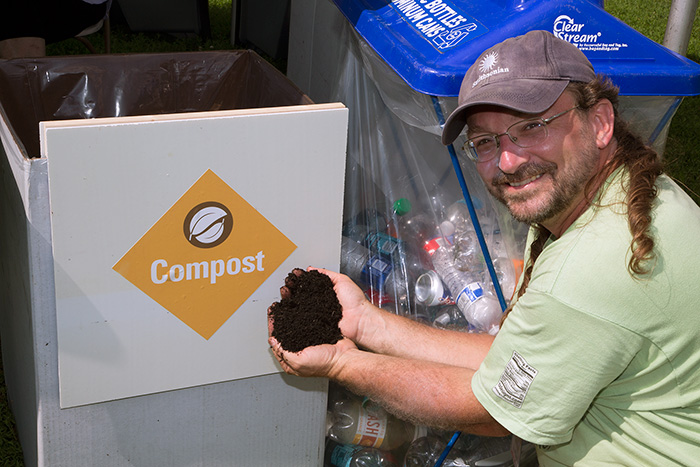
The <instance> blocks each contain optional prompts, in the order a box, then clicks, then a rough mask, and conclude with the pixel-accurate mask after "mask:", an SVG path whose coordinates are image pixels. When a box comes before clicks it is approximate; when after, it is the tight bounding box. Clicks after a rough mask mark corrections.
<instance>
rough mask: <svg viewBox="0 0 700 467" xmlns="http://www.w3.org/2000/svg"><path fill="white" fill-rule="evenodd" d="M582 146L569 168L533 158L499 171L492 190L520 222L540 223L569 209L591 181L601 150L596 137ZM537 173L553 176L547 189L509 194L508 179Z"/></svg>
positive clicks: (491, 187) (509, 180)
mask: <svg viewBox="0 0 700 467" xmlns="http://www.w3.org/2000/svg"><path fill="white" fill-rule="evenodd" d="M589 141H591V144H589V145H588V146H587V147H585V148H583V149H582V150H581V151H580V152H579V153H578V154H577V155H576V159H575V160H574V161H572V163H571V164H569V165H568V167H567V168H565V169H564V170H562V171H560V170H559V167H558V166H557V164H556V163H554V162H530V163H527V164H524V165H522V166H520V167H518V170H517V171H516V172H514V173H512V174H507V173H503V172H499V173H498V175H496V176H495V177H494V179H493V180H492V182H491V184H490V185H487V188H488V190H489V192H490V193H491V194H492V195H493V196H494V197H495V198H496V199H497V200H498V201H500V202H501V203H503V204H504V205H505V206H506V207H507V208H508V211H510V213H511V215H512V216H513V217H514V218H515V219H516V220H518V221H520V222H525V223H528V224H541V223H543V222H545V221H547V220H549V219H552V218H554V217H555V216H557V215H559V214H561V213H563V212H565V211H566V210H567V209H569V208H570V207H571V206H572V205H573V204H574V203H575V202H576V201H577V198H578V197H579V196H580V194H581V193H583V191H584V190H585V186H586V184H587V183H588V181H589V180H590V179H591V178H592V177H593V176H595V174H596V172H597V167H598V162H599V152H598V148H597V146H596V144H595V140H593V139H590V140H589ZM537 175H542V176H544V175H549V176H550V177H551V181H552V186H551V189H550V190H548V191H546V192H540V191H538V192H536V193H522V194H521V193H515V194H507V193H506V190H505V189H506V187H507V186H508V184H509V183H517V182H521V181H523V180H527V179H529V178H532V177H535V176H537Z"/></svg>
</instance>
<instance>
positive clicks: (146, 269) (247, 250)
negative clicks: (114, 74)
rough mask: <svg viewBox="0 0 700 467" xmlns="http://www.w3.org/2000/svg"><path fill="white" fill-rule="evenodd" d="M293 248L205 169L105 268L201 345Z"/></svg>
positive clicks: (282, 235)
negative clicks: (197, 337) (193, 333)
mask: <svg viewBox="0 0 700 467" xmlns="http://www.w3.org/2000/svg"><path fill="white" fill-rule="evenodd" d="M295 249H296V245H294V243H292V242H291V241H290V240H289V239H288V238H287V237H285V236H284V234H282V232H280V231H279V230H278V229H277V228H276V227H275V226H274V225H272V224H271V223H270V222H269V221H268V220H267V219H266V218H265V217H264V216H263V215H262V214H260V213H259V212H258V211H257V210H256V209H255V208H254V207H253V206H251V205H250V204H249V203H248V202H247V201H246V200H245V199H243V198H242V197H241V196H239V195H238V193H236V191H235V190H233V188H231V187H230V186H228V185H227V184H226V183H225V182H224V181H223V180H222V179H221V178H219V177H218V176H217V175H216V174H215V173H214V172H213V171H211V170H207V172H206V173H204V175H202V176H201V177H200V178H199V180H197V181H196V182H195V183H194V185H192V187H191V188H190V189H189V190H187V191H186V192H185V193H184V194H183V195H182V197H181V198H180V199H178V200H177V201H176V202H175V203H174V204H173V206H172V207H171V208H170V209H169V210H168V211H167V212H166V213H165V214H163V216H162V217H161V218H160V219H159V220H158V221H157V222H156V223H155V224H154V225H153V227H151V228H150V229H149V230H148V232H146V233H145V234H144V235H143V237H141V239H139V241H138V242H136V244H135V245H134V246H133V247H132V248H131V249H129V251H127V252H126V253H125V254H124V256H123V257H122V258H121V259H120V260H119V261H118V262H117V263H116V264H115V265H114V268H113V269H114V270H115V271H117V272H118V273H119V274H121V275H122V276H124V278H126V279H127V280H128V281H129V282H131V283H132V284H133V285H135V286H136V287H138V288H139V289H141V291H142V292H143V293H145V294H146V295H148V296H149V297H151V298H152V299H153V300H155V301H156V302H158V303H159V304H160V305H161V306H163V307H164V308H165V309H167V310H168V311H169V312H171V313H172V314H173V315H175V316H176V317H177V318H179V319H180V320H181V321H182V322H183V323H185V324H186V325H187V326H189V327H190V328H192V329H193V330H194V331H196V332H197V333H198V334H200V335H201V336H202V337H203V338H205V339H209V338H210V337H211V336H212V335H213V334H214V333H215V332H216V331H217V330H218V329H219V328H220V327H221V326H222V325H223V324H224V322H226V320H228V318H230V317H231V315H232V314H233V313H234V312H235V311H236V310H237V309H238V308H239V307H240V306H241V305H242V304H243V303H244V302H245V301H246V300H247V299H248V297H250V296H251V295H252V294H253V292H255V290H256V289H257V288H258V287H260V285H261V284H262V283H263V282H265V280H266V279H267V278H268V277H269V276H270V274H272V272H273V271H275V270H276V269H277V268H278V267H279V266H280V265H281V264H282V262H283V261H284V260H285V259H287V257H289V255H291V254H292V252H293V251H294V250H295Z"/></svg>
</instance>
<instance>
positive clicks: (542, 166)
mask: <svg viewBox="0 0 700 467" xmlns="http://www.w3.org/2000/svg"><path fill="white" fill-rule="evenodd" d="M556 169H557V164H555V163H554V162H530V163H528V164H524V165H521V166H520V167H518V170H516V171H515V172H513V173H505V172H503V171H501V170H500V169H499V172H498V174H496V176H494V177H493V179H492V180H491V185H493V186H499V185H509V184H511V183H518V182H522V181H523V180H527V179H528V178H532V177H534V176H536V175H541V174H545V173H553V172H554V171H555V170H556Z"/></svg>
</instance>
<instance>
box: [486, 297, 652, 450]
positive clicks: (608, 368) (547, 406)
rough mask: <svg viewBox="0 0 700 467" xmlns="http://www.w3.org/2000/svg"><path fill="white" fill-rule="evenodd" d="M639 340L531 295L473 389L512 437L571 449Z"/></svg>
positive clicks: (516, 311) (505, 327) (510, 321)
mask: <svg viewBox="0 0 700 467" xmlns="http://www.w3.org/2000/svg"><path fill="white" fill-rule="evenodd" d="M640 341H641V338H640V337H639V336H637V335H636V334H634V333H632V332H631V331H629V330H626V329H624V328H622V327H621V326H619V325H616V324H613V323H610V322H608V321H606V320H604V319H601V318H599V317H596V316H591V315H590V314H587V313H584V312H582V311H580V310H576V309H573V308H572V307H569V306H566V305H565V304H563V303H561V302H560V301H558V300H556V299H554V298H553V297H552V296H550V295H549V294H546V293H542V292H538V291H535V290H528V292H527V293H526V294H524V295H523V296H522V297H521V298H520V299H519V300H518V303H517V304H516V305H515V307H514V309H513V311H512V312H511V314H510V315H509V316H508V319H506V321H505V323H504V325H503V327H502V328H501V330H500V332H499V333H498V335H497V336H496V339H495V340H494V342H493V345H492V346H491V349H490V350H489V353H488V355H487V356H486V358H485V359H484V361H483V363H482V364H481V366H480V368H479V370H478V371H477V372H476V373H475V374H474V377H473V379H472V390H473V392H474V395H475V396H476V398H477V399H478V400H479V402H480V403H481V404H482V405H483V406H484V407H485V408H486V410H487V411H488V412H489V413H490V414H491V416H492V417H494V418H495V419H496V420H497V421H498V422H499V423H500V424H501V425H503V426H504V427H505V428H507V429H508V430H510V432H511V433H513V434H515V435H517V436H519V437H520V438H522V439H524V440H526V441H529V442H532V443H535V444H540V445H554V444H561V443H565V442H567V441H569V440H570V439H571V435H572V432H573V429H574V427H575V426H576V424H577V423H578V422H579V421H580V420H581V418H582V417H583V415H584V414H585V412H586V410H587V409H588V407H589V406H590V404H591V402H592V401H593V399H594V398H595V397H596V395H597V394H598V393H599V392H600V391H601V389H603V388H604V387H605V386H607V385H608V384H610V383H611V382H612V381H614V380H615V378H617V377H618V376H619V375H620V374H621V373H622V372H623V371H624V369H625V368H626V367H627V365H628V364H629V362H630V361H631V360H632V358H633V357H634V355H635V353H636V349H638V348H639V345H640Z"/></svg>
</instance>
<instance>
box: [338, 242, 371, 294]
mask: <svg viewBox="0 0 700 467" xmlns="http://www.w3.org/2000/svg"><path fill="white" fill-rule="evenodd" d="M340 251H341V255H340V272H342V273H343V274H345V275H347V276H348V277H350V279H352V280H353V281H355V282H356V283H358V284H361V283H362V271H363V270H364V269H365V266H366V265H367V261H369V258H370V253H369V250H368V249H367V248H365V247H364V246H363V245H362V244H360V243H358V242H356V241H355V240H353V239H351V238H348V237H346V236H343V237H342V239H341V244H340Z"/></svg>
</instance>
